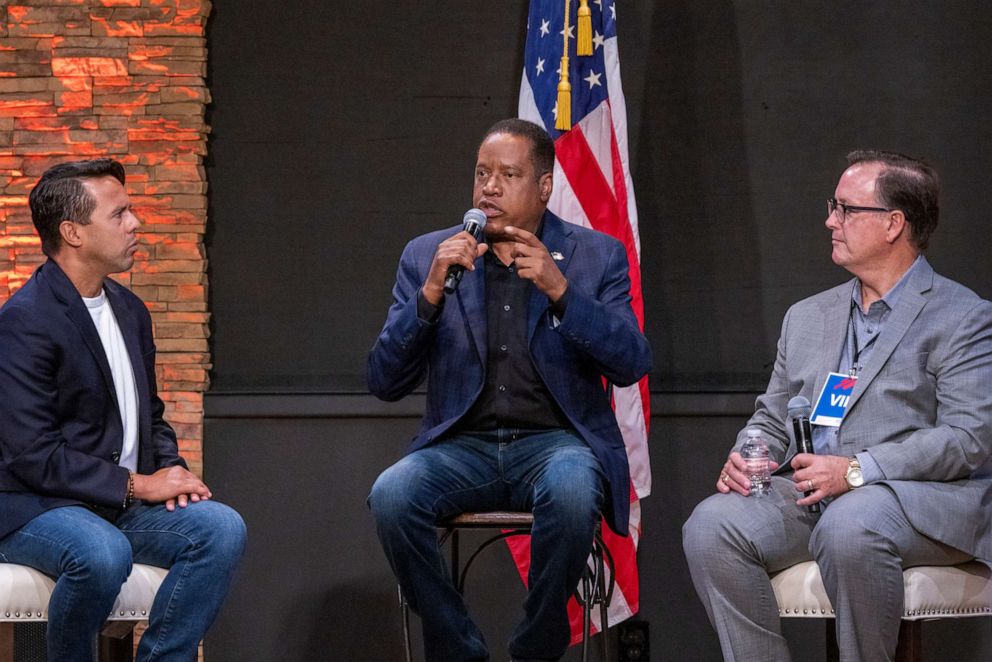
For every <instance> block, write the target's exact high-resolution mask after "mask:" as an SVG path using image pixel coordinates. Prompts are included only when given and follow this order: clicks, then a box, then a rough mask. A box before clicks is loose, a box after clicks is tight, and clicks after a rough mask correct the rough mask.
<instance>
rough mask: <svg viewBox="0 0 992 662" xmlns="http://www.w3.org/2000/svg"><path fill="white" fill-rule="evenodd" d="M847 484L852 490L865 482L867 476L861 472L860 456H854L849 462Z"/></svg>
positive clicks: (845, 475)
mask: <svg viewBox="0 0 992 662" xmlns="http://www.w3.org/2000/svg"><path fill="white" fill-rule="evenodd" d="M844 480H846V481H847V486H848V487H849V488H851V489H852V490H853V489H854V488H856V487H861V486H862V485H864V484H865V477H864V476H863V475H862V473H861V463H860V462H858V458H856V457H852V458H851V459H850V460H849V461H848V463H847V473H846V474H844Z"/></svg>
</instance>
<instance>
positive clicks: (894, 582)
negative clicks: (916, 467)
mask: <svg viewBox="0 0 992 662" xmlns="http://www.w3.org/2000/svg"><path fill="white" fill-rule="evenodd" d="M772 488H773V489H772V492H771V494H770V495H768V496H766V497H761V498H756V497H743V496H741V495H740V494H737V493H736V492H731V493H730V494H714V495H713V496H710V497H708V498H707V499H705V500H704V501H703V502H702V503H700V504H699V505H698V506H697V507H696V509H695V510H694V511H693V513H692V515H691V516H690V518H689V520H688V521H687V522H686V524H685V527H684V528H683V545H684V548H685V555H686V559H687V560H688V562H689V569H690V572H691V574H692V581H693V584H694V585H695V587H696V592H697V594H698V595H699V596H700V598H701V599H702V601H703V605H704V606H705V607H706V613H707V614H708V615H709V618H710V622H711V623H712V624H713V627H714V628H715V629H716V631H717V634H718V635H719V637H720V646H721V648H722V650H723V657H724V659H725V660H741V661H747V662H753V661H754V660H791V659H792V658H791V656H790V654H789V648H788V645H787V644H786V641H785V639H784V638H783V637H782V632H781V627H780V624H779V617H778V608H777V605H776V603H775V595H774V593H773V592H772V587H771V582H770V580H769V578H768V574H769V573H774V572H777V571H779V570H782V569H784V568H787V567H789V566H791V565H794V564H796V563H799V562H801V561H808V560H811V559H814V560H816V562H817V564H818V565H819V566H820V572H821V574H822V576H823V582H824V585H825V587H826V589H827V595H828V596H829V597H830V603H831V604H832V605H833V607H834V610H835V612H836V615H837V644H838V647H839V649H840V659H841V660H842V661H843V662H853V661H856V660H857V661H865V662H876V661H879V660H892V659H894V657H895V649H896V643H897V641H898V638H899V621H900V619H901V617H902V613H903V603H904V596H903V581H902V570H903V568H908V567H911V566H914V565H953V564H956V563H961V562H963V561H966V560H968V559H970V558H971V557H970V556H969V555H967V554H965V553H964V552H961V551H959V550H956V549H954V548H952V547H948V546H947V545H944V544H942V543H939V542H937V541H935V540H933V539H931V538H928V537H926V536H924V535H923V534H921V533H919V532H917V531H916V530H915V529H913V527H912V525H911V524H910V523H909V521H908V520H907V518H906V514H905V513H904V512H903V509H902V507H901V506H900V505H899V501H898V500H897V499H896V497H895V494H894V493H893V492H892V490H891V489H889V488H888V487H887V486H885V485H884V484H875V485H866V486H865V487H861V488H858V489H856V490H853V491H851V492H848V493H846V494H843V495H842V496H840V497H838V498H837V499H835V500H834V501H833V502H831V503H830V504H829V505H828V506H826V508H824V510H823V513H822V514H821V515H811V514H810V513H808V512H807V511H806V509H805V508H801V507H799V506H797V505H796V503H795V502H796V499H797V498H799V493H798V492H797V491H796V489H795V484H794V483H793V482H792V480H791V479H790V478H788V477H784V476H773V477H772ZM798 657H799V658H800V659H802V658H804V657H806V656H805V655H803V654H801V653H799V654H798Z"/></svg>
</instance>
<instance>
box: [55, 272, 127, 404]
mask: <svg viewBox="0 0 992 662" xmlns="http://www.w3.org/2000/svg"><path fill="white" fill-rule="evenodd" d="M42 269H43V274H44V276H45V280H46V282H48V284H49V287H50V288H51V290H52V293H53V294H55V297H56V298H57V299H58V300H59V301H60V302H61V303H62V304H63V305H64V306H65V307H66V310H65V314H66V317H68V318H69V320H70V321H71V322H72V323H73V324H74V325H75V327H76V329H77V330H78V331H79V335H80V336H82V338H83V343H84V344H85V345H86V348H87V349H88V350H89V351H90V353H91V354H92V355H93V358H94V359H96V363H97V365H98V366H100V374H102V375H103V382H104V386H106V387H107V392H108V393H109V394H110V401H111V402H113V403H114V406H115V407H117V411H118V412H120V403H118V402H117V391H116V389H115V388H114V377H113V375H112V374H111V372H110V363H108V362H107V352H106V350H104V349H103V343H102V342H101V341H100V334H99V333H97V330H96V326H94V324H93V318H92V317H90V312H89V310H87V309H86V304H85V303H83V299H82V297H81V296H80V295H79V292H78V291H77V290H76V287H75V285H73V284H72V281H70V280H69V277H68V276H66V275H65V272H63V271H62V269H61V268H60V267H59V266H58V264H56V263H55V262H52V261H51V260H49V261H48V262H46V263H45V264H44V265H43V266H42Z"/></svg>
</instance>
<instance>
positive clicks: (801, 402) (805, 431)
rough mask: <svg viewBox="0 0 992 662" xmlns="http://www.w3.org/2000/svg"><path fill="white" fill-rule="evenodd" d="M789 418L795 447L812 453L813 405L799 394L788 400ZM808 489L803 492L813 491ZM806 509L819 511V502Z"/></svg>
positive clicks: (813, 511) (814, 511) (803, 451)
mask: <svg viewBox="0 0 992 662" xmlns="http://www.w3.org/2000/svg"><path fill="white" fill-rule="evenodd" d="M788 408H789V418H791V419H792V431H793V433H795V437H796V449H797V450H798V451H799V452H800V453H811V454H812V453H814V450H813V430H812V428H811V427H810V424H809V416H810V414H811V413H812V412H813V407H812V405H810V402H809V400H807V399H806V398H804V397H803V396H801V395H797V396H796V397H794V398H792V399H791V400H789V405H788ZM813 491H814V490H812V489H810V490H807V491H806V492H805V495H806V496H809V495H810V494H812V493H813ZM806 510H808V511H809V512H811V513H818V512H820V504H819V503H814V504H810V505H808V506H806Z"/></svg>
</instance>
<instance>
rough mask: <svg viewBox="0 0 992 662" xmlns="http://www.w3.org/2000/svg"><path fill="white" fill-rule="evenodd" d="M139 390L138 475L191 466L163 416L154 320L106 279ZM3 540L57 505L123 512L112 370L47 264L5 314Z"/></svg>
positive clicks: (123, 474) (87, 320)
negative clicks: (121, 509) (157, 369)
mask: <svg viewBox="0 0 992 662" xmlns="http://www.w3.org/2000/svg"><path fill="white" fill-rule="evenodd" d="M104 290H105V291H106V293H107V298H108V300H109V302H110V306H111V308H112V309H113V311H114V315H115V316H116V317H117V323H118V325H119V326H120V329H121V334H122V335H123V336H124V342H125V344H126V345H127V351H128V356H129V357H130V359H131V367H132V369H133V371H134V382H135V386H136V387H137V391H138V418H139V424H138V472H139V473H142V474H151V473H154V472H155V471H156V470H158V469H160V468H162V467H166V466H171V465H179V466H182V467H185V466H186V463H185V462H183V460H182V458H180V457H179V451H178V446H177V444H176V435H175V432H173V430H172V428H171V427H170V426H169V424H168V423H166V422H165V421H164V420H163V419H162V413H163V411H164V409H165V406H164V405H163V403H162V400H161V399H159V397H158V394H157V389H156V385H155V344H154V342H153V340H152V324H151V316H150V315H149V314H148V309H147V308H145V305H144V304H143V303H142V302H141V300H140V299H139V298H138V297H136V296H135V295H134V294H132V293H131V292H130V291H129V290H128V289H127V288H125V287H123V286H122V285H120V284H119V283H117V282H115V281H113V280H111V279H109V278H108V279H105V280H104ZM0 394H2V397H0V455H2V457H0V537H2V536H5V535H7V534H8V533H10V532H11V531H14V530H16V529H17V528H19V527H20V526H22V525H23V524H25V523H27V522H28V521H30V520H31V519H33V518H34V517H36V516H37V515H40V514H41V513H42V512H44V511H46V510H48V509H50V508H56V507H59V506H66V505H74V504H87V505H89V504H92V505H97V506H102V507H107V508H119V507H120V505H121V503H122V502H123V500H124V496H125V494H126V492H127V478H128V473H127V469H125V468H123V467H121V466H119V465H118V464H117V460H118V458H119V457H120V453H121V447H122V444H123V438H124V432H123V426H122V423H121V415H120V410H119V409H118V403H117V394H116V392H115V390H114V382H113V377H112V376H111V373H110V364H109V363H108V362H107V356H106V353H105V352H104V350H103V345H102V344H101V342H100V336H99V335H98V334H97V330H96V327H95V326H94V325H93V320H92V318H91V317H90V314H89V311H88V310H87V309H86V305H85V304H84V303H83V300H82V298H81V297H80V296H79V293H78V292H77V291H76V288H75V287H74V286H73V284H72V282H71V281H70V280H69V278H68V277H67V276H66V275H65V273H64V272H63V271H62V269H60V268H59V266H58V264H56V263H55V262H53V261H48V262H46V263H45V264H43V265H41V267H39V268H38V269H37V270H36V271H35V272H34V275H33V276H32V277H31V278H30V280H28V282H27V283H25V284H24V287H22V288H21V289H20V290H18V291H17V292H16V293H15V294H14V296H12V297H11V298H10V300H9V301H7V303H6V304H5V305H4V307H3V308H2V309H0Z"/></svg>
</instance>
